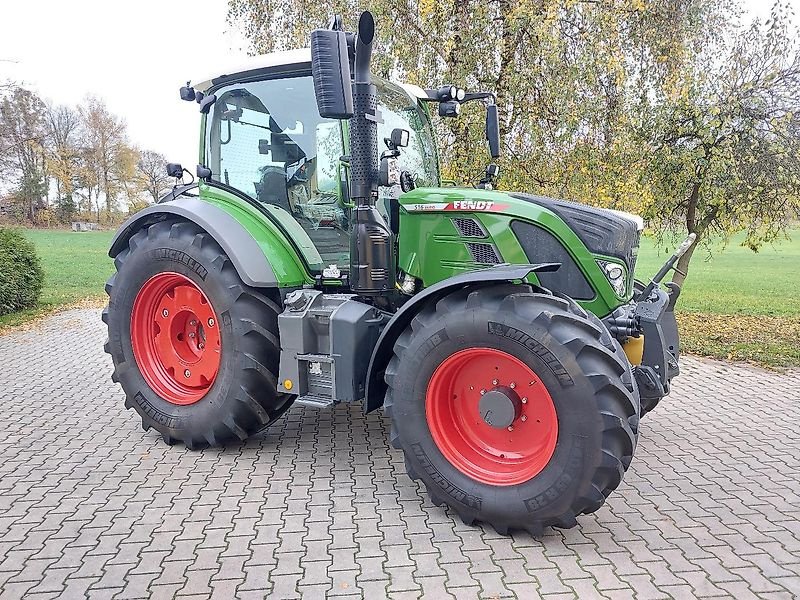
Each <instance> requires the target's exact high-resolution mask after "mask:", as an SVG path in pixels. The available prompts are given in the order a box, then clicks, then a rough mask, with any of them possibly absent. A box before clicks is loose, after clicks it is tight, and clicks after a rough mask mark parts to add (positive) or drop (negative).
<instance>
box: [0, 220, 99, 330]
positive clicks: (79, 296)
mask: <svg viewBox="0 0 800 600" xmlns="http://www.w3.org/2000/svg"><path fill="white" fill-rule="evenodd" d="M24 233H25V236H26V237H27V238H28V239H29V240H31V241H32V242H33V243H34V245H35V246H36V250H37V251H38V253H39V257H40V258H41V259H42V267H43V268H44V288H43V289H42V296H41V298H40V300H39V307H38V308H35V309H32V310H26V311H22V312H20V313H15V314H11V315H3V316H0V327H5V326H12V325H16V324H18V323H22V322H24V321H29V320H30V319H32V318H34V317H37V316H39V315H42V314H46V313H48V312H51V311H53V310H54V309H56V308H59V307H62V306H68V305H71V304H75V303H78V302H81V301H84V300H87V299H97V300H98V301H99V300H100V299H102V298H104V297H105V293H104V292H103V285H104V284H105V281H106V279H108V277H109V276H110V275H111V273H112V272H113V270H114V263H113V262H112V261H111V259H110V258H109V257H108V246H109V243H110V242H111V238H112V237H113V235H114V233H113V232H111V231H86V232H81V233H77V232H74V231H62V230H52V229H26V230H24Z"/></svg>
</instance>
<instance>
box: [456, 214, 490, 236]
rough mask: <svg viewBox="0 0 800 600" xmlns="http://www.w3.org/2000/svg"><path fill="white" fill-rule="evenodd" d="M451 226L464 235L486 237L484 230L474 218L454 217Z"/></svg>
mask: <svg viewBox="0 0 800 600" xmlns="http://www.w3.org/2000/svg"><path fill="white" fill-rule="evenodd" d="M453 226H455V228H456V229H457V230H458V232H459V233H460V234H461V235H463V236H464V237H476V238H483V237H486V231H484V229H483V227H482V226H481V224H480V223H478V222H477V221H476V220H475V219H465V218H456V219H453Z"/></svg>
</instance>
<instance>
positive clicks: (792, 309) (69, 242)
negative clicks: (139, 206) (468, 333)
mask: <svg viewBox="0 0 800 600" xmlns="http://www.w3.org/2000/svg"><path fill="white" fill-rule="evenodd" d="M25 235H26V236H27V237H28V238H29V239H30V240H31V241H33V243H34V244H35V245H36V248H37V250H38V251H39V255H40V256H41V258H42V264H43V266H44V270H45V286H44V291H43V293H42V298H41V303H40V307H39V308H37V309H34V310H29V311H24V312H22V313H17V314H14V315H6V316H2V317H0V329H2V328H4V327H9V326H14V325H17V324H19V323H22V322H25V321H29V320H31V319H32V318H35V317H37V316H40V315H43V314H47V313H48V312H52V311H53V310H55V309H57V308H59V307H62V306H70V305H73V304H76V303H79V302H82V301H84V300H86V299H89V300H90V301H94V302H97V303H101V302H104V301H105V294H104V292H103V284H104V283H105V281H106V279H107V278H108V277H109V276H110V275H111V273H112V272H113V268H114V267H113V264H112V261H111V259H110V258H108V255H107V254H106V253H107V251H108V245H109V243H110V241H111V238H112V236H113V232H110V231H103V232H85V233H74V232H72V231H53V230H26V231H25ZM790 237H791V241H782V242H781V243H779V244H776V245H774V246H766V247H764V248H763V249H762V250H761V251H760V252H758V253H753V252H751V251H750V250H747V249H745V248H742V247H741V246H739V244H740V243H741V240H742V239H743V236H737V237H735V238H734V239H733V240H731V241H730V242H729V243H728V245H727V247H725V248H724V250H723V248H722V246H720V245H716V246H712V248H711V255H712V257H711V259H710V260H706V259H707V257H708V251H707V250H706V249H704V248H702V247H701V248H700V249H698V250H697V251H696V252H695V256H694V259H693V264H692V266H691V269H690V272H689V278H688V279H687V281H686V285H685V286H684V290H683V293H682V295H681V298H680V300H679V303H678V320H679V324H680V327H681V334H682V343H683V347H684V349H685V350H687V351H689V352H694V353H697V354H703V355H707V356H715V357H718V358H729V359H735V360H751V361H755V362H758V363H760V364H765V365H770V366H800V344H799V343H798V340H800V301H799V300H798V299H800V230H795V231H794V232H792V235H791V236H790ZM671 251H672V248H671V247H670V248H661V249H660V252H659V249H658V248H656V246H655V242H654V241H653V240H652V239H651V238H645V239H644V240H643V242H642V247H641V250H640V253H639V261H638V266H637V269H636V272H637V275H638V276H639V277H640V278H641V279H647V278H648V277H649V276H651V275H653V274H654V273H655V272H656V270H657V269H658V268H659V267H660V266H661V264H662V263H663V262H664V260H665V259H666V257H667V256H668V254H669V253H670V252H671Z"/></svg>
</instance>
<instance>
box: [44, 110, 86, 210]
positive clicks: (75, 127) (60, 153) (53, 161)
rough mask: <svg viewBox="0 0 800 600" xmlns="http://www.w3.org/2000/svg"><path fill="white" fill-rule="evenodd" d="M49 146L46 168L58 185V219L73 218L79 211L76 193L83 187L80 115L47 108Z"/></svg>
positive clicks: (71, 111) (76, 112) (72, 111)
mask: <svg viewBox="0 0 800 600" xmlns="http://www.w3.org/2000/svg"><path fill="white" fill-rule="evenodd" d="M47 126H48V128H49V144H48V149H47V166H48V171H49V173H50V175H51V177H52V178H53V179H54V180H55V184H56V196H57V198H56V208H57V211H58V216H59V219H60V220H62V221H68V220H71V219H72V216H73V214H74V213H75V211H76V210H77V208H78V207H77V203H76V201H75V191H76V188H77V187H78V186H79V185H80V169H81V161H82V156H81V147H80V144H81V139H80V136H81V116H80V113H79V112H78V111H77V110H75V109H74V108H72V107H70V106H48V108H47Z"/></svg>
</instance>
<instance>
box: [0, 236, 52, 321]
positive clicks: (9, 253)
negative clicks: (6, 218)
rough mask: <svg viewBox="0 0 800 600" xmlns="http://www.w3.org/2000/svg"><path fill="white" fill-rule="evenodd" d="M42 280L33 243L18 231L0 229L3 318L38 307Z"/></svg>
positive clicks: (0, 277)
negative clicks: (9, 314) (12, 313)
mask: <svg viewBox="0 0 800 600" xmlns="http://www.w3.org/2000/svg"><path fill="white" fill-rule="evenodd" d="M43 280H44V273H43V272H42V265H41V263H40V262H39V257H38V256H37V255H36V249H35V248H34V247H33V244H31V243H30V242H29V241H28V240H26V239H25V238H24V237H23V235H22V234H21V233H19V232H18V231H15V230H13V229H0V315H5V314H7V313H11V312H15V311H18V310H22V309H23V308H31V307H34V306H36V301H37V300H38V299H39V294H40V293H41V292H42V283H43Z"/></svg>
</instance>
